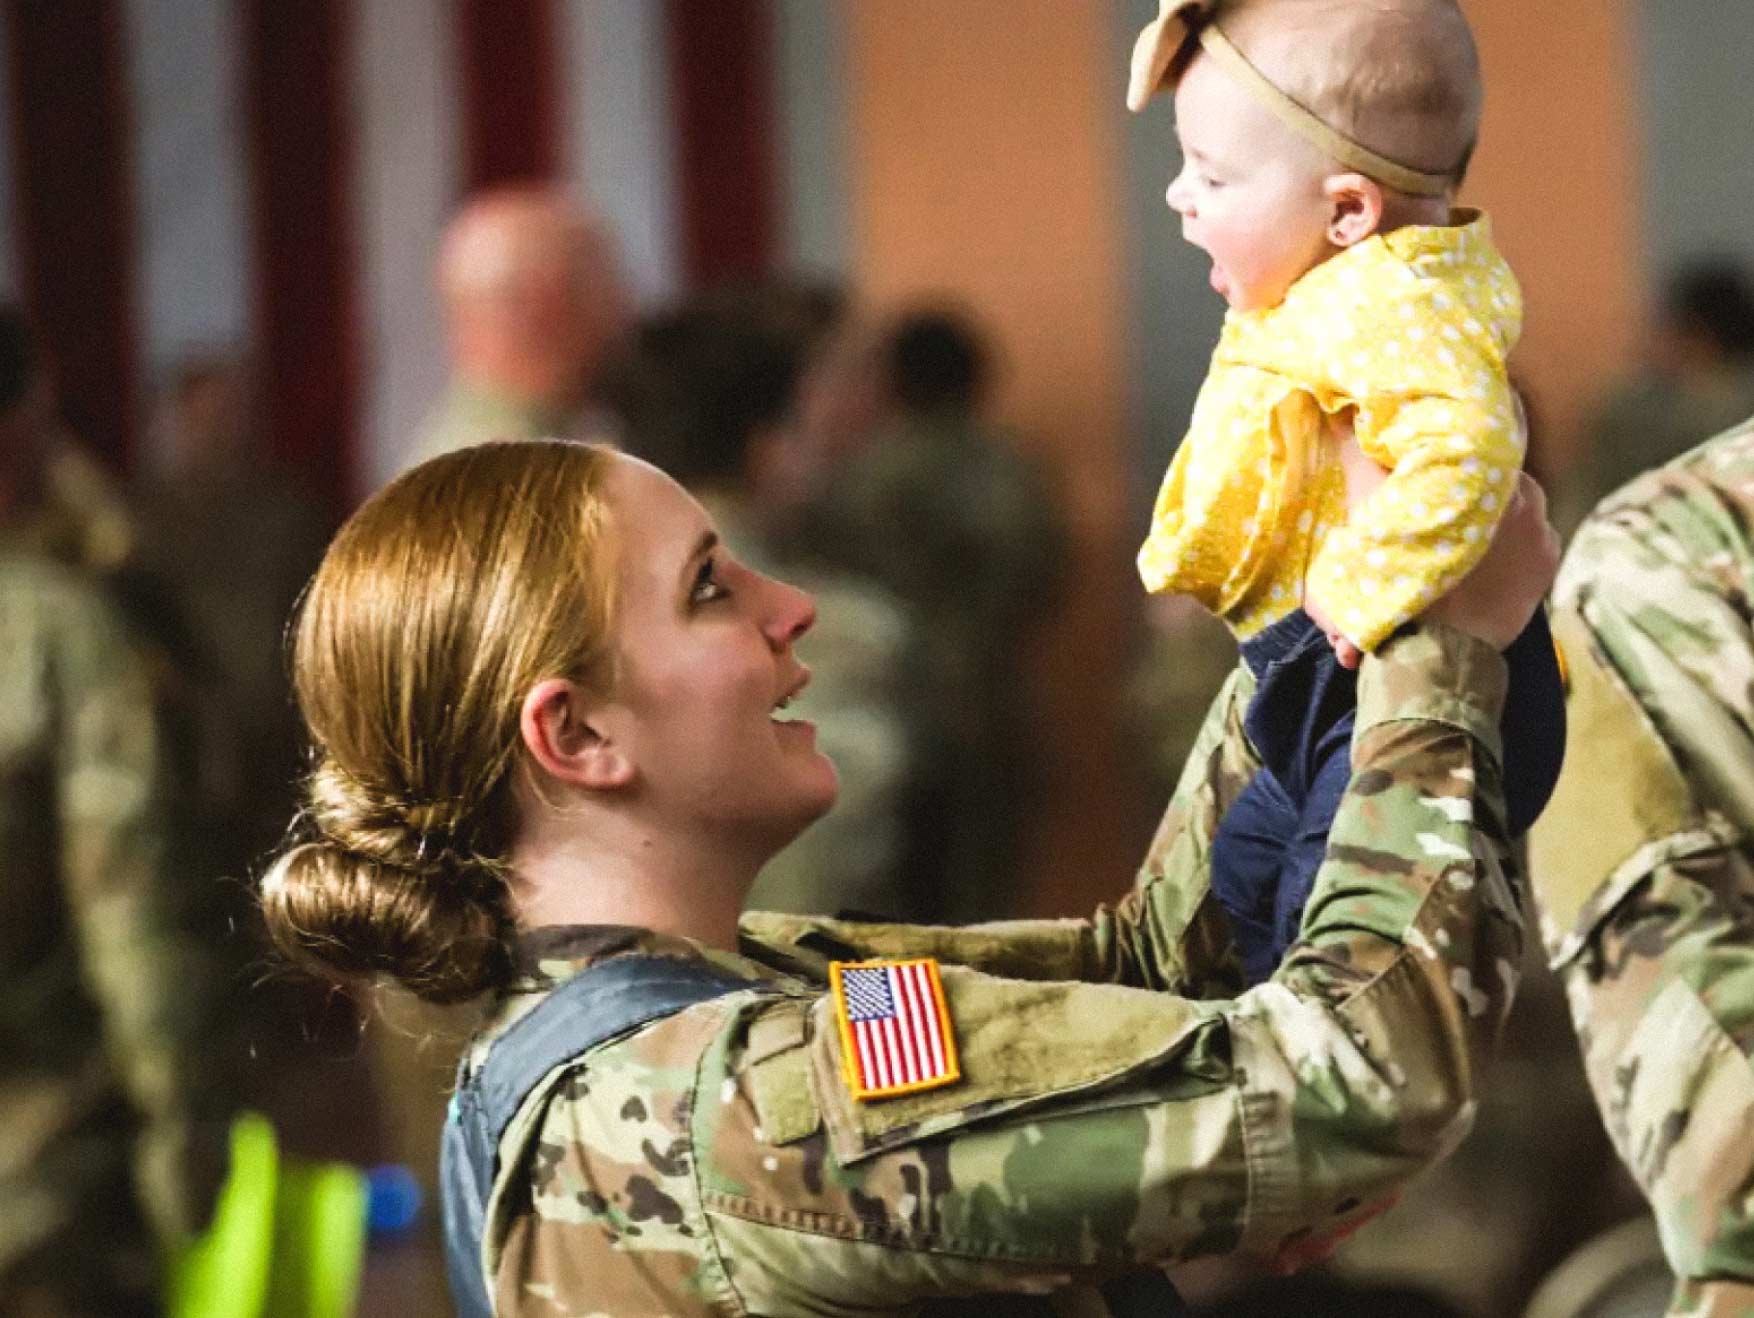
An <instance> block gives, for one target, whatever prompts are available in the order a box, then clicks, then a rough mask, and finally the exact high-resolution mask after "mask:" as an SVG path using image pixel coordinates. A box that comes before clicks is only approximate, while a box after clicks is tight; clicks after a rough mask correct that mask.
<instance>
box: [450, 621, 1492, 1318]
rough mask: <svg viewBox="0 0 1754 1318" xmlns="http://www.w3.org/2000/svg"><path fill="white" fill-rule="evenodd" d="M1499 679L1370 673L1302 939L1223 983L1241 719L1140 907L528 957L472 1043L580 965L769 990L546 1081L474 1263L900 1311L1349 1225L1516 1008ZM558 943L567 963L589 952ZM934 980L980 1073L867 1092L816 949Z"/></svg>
mask: <svg viewBox="0 0 1754 1318" xmlns="http://www.w3.org/2000/svg"><path fill="white" fill-rule="evenodd" d="M1503 685H1504V665H1503V662H1502V661H1501V660H1500V659H1499V657H1498V656H1497V655H1496V654H1494V653H1493V652H1492V651H1490V650H1489V649H1487V648H1486V647H1485V646H1483V645H1481V644H1479V643H1478V642H1475V641H1473V640H1471V639H1469V638H1466V637H1463V636H1460V635H1459V634H1457V633H1454V632H1450V631H1446V630H1444V629H1442V628H1437V627H1431V628H1427V629H1424V630H1422V631H1420V632H1417V633H1414V634H1411V635H1408V636H1405V637H1401V638H1397V639H1396V640H1395V641H1393V642H1392V643H1391V644H1390V645H1388V646H1386V647H1385V648H1384V650H1383V652H1382V653H1381V655H1379V656H1377V657H1373V658H1372V659H1370V660H1369V661H1367V664H1366V667H1365V669H1364V671H1363V674H1362V680H1361V683H1360V701H1359V705H1360V711H1359V733H1358V740H1357V749H1356V751H1355V755H1354V763H1355V777H1354V779H1353V783H1352V788H1351V790H1350V792H1349V793H1348V795H1347V797H1346V799H1345V801H1344V803H1343V804H1342V806H1341V809H1340V812H1339V816H1338V818H1337V820H1336V822H1335V825H1334V829H1333V842H1332V847H1331V850H1330V853H1329V855H1330V859H1329V862H1328V864H1327V866H1326V867H1325V868H1324V869H1323V871H1322V874H1321V876H1320V878H1319V880H1318V883H1317V887H1316V892H1315V895H1314V897H1313V899H1312V900H1311V903H1310V905H1309V908H1308V914H1307V915H1306V917H1305V938H1304V941H1303V942H1302V943H1301V944H1299V946H1298V947H1297V948H1295V949H1294V950H1293V952H1292V953H1291V954H1290V956H1289V957H1288V959H1287V961H1286V963H1285V965H1284V966H1283V967H1282V969H1281V970H1280V972H1279V973H1278V975H1277V976H1275V978H1274V979H1273V980H1271V981H1270V982H1268V983H1266V984H1263V985H1261V986H1259V987H1257V988H1255V989H1253V990H1251V991H1250V992H1248V993H1246V994H1244V995H1242V996H1241V997H1237V998H1234V999H1231V998H1208V999H1207V1000H1203V1001H1202V1000H1196V998H1195V997H1193V996H1188V995H1190V994H1194V993H1201V992H1204V991H1205V990H1207V989H1211V988H1213V987H1215V986H1217V985H1219V984H1221V983H1222V982H1223V980H1224V979H1225V977H1226V976H1227V974H1228V973H1230V969H1231V968H1230V967H1229V965H1228V963H1227V961H1226V959H1225V957H1224V956H1222V955H1220V954H1218V953H1217V952H1216V949H1218V948H1221V947H1222V946H1224V945H1225V940H1223V939H1222V938H1221V937H1220V935H1221V933H1222V930H1221V929H1219V928H1218V926H1217V924H1216V923H1215V921H1216V920H1217V918H1218V917H1217V915H1216V909H1217V908H1216V904H1215V903H1214V902H1212V901H1210V900H1208V899H1206V898H1205V897H1204V896H1203V894H1204V879H1203V872H1204V870H1203V867H1204V854H1205V850H1206V847H1207V845H1208V842H1209V840H1210V836H1211V831H1212V828H1213V827H1214V825H1215V823H1216V817H1217V813H1218V812H1220V811H1221V810H1222V808H1223V806H1224V805H1225V798H1226V797H1227V796H1228V795H1230V794H1233V793H1234V791H1235V790H1236V789H1237V788H1238V787H1240V785H1241V782H1242V781H1244V780H1245V779H1246V777H1247V766H1246V765H1244V764H1242V763H1241V762H1240V761H1239V760H1238V759H1237V758H1236V751H1237V747H1238V746H1239V745H1240V744H1241V743H1239V742H1238V740H1237V731H1236V729H1237V722H1238V720H1239V718H1240V712H1241V709H1242V705H1243V703H1244V702H1245V701H1246V697H1247V692H1246V691H1245V690H1243V689H1241V688H1240V687H1238V686H1233V687H1232V688H1231V689H1230V690H1229V691H1227V692H1226V693H1225V694H1224V695H1223V696H1222V697H1221V698H1220V704H1219V705H1218V707H1217V708H1216V709H1215V711H1214V715H1213V724H1212V726H1211V728H1209V729H1208V734H1207V735H1206V736H1205V737H1204V738H1202V742H1201V748H1200V750H1199V751H1198V752H1197V753H1196V764H1195V767H1194V768H1192V769H1190V773H1189V776H1188V779H1187V780H1186V782H1185V783H1184V785H1183V789H1182V791H1181V793H1180V795H1179V796H1178V798H1177V800H1176V802H1175V803H1174V804H1173V806H1172V809H1171V811H1170V815H1169V818H1168V820H1167V821H1166V825H1165V827H1164V829H1163V830H1162V832H1161V833H1160V836H1159V838H1158V840H1157V843H1156V844H1155V845H1154V847H1153V849H1152V853H1151V855H1150V857H1149V858H1148V860H1147V863H1146V865H1145V869H1144V872H1143V875H1142V882H1141V883H1140V885H1139V887H1138V888H1137V889H1136V890H1135V891H1134V892H1133V893H1132V894H1131V895H1130V896H1129V897H1128V898H1127V899H1126V901H1124V902H1123V903H1122V904H1121V905H1120V906H1119V907H1118V908H1117V909H1115V910H1113V911H1108V910H1099V911H1098V912H1097V913H1096V915H1095V916H1094V917H1092V918H1091V919H1088V920H1048V921H1030V922H1017V923H1011V924H1001V925H987V926H975V927H971V928H962V929H955V928H938V929H931V928H923V927H909V926H902V925H880V924H870V925H857V924H839V923H836V922H834V921H829V920H824V919H817V918H812V917H799V916H753V917H749V918H748V919H747V920H746V925H745V935H746V937H745V943H744V947H743V951H744V953H746V954H747V955H733V954H730V953H723V952H707V951H703V950H701V949H699V948H698V947H695V946H693V945H690V944H682V945H676V944H675V940H670V942H669V943H666V942H665V941H664V940H661V939H659V938H658V937H657V936H655V935H652V934H648V933H643V932H640V931H628V930H621V931H605V930H571V931H565V930H551V931H545V932H541V933H538V934H535V935H532V936H531V937H532V939H533V940H542V941H541V942H539V943H538V942H532V943H531V944H530V945H528V946H527V949H526V950H527V952H528V953H530V954H531V955H533V956H534V958H535V961H536V966H535V968H536V969H537V970H539V971H540V972H541V973H540V974H539V975H533V976H532V977H531V978H529V979H527V980H525V981H524V982H523V983H522V984H520V985H519V987H518V989H517V990H516V991H515V992H513V993H512V994H511V995H510V996H509V997H508V998H507V999H506V1000H505V1002H504V1003H503V1004H502V1005H501V1007H500V1008H499V1010H498V1013H497V1015H496V1016H495V1018H494V1019H493V1020H492V1022H491V1024H490V1025H489V1026H488V1028H487V1029H486V1030H485V1031H484V1032H483V1034H482V1035H481V1036H480V1037H479V1038H478V1040H477V1042H476V1044H475V1047H476V1048H478V1049H484V1048H486V1047H487V1046H488V1045H489V1044H490V1043H491V1042H492V1040H493V1039H494V1038H495V1037H497V1035H498V1034H499V1033H500V1032H501V1031H503V1030H504V1029H505V1028H506V1027H507V1026H508V1025H509V1024H510V1023H511V1022H512V1021H514V1020H516V1019H518V1018H519V1017H520V1016H521V1014H522V1013H523V1012H524V1011H526V1010H528V1009H529V1007H530V1006H531V1005H533V1004H534V1003H535V1002H536V1001H538V1000H540V996H541V994H542V993H544V992H545V991H546V990H547V987H548V986H549V985H550V984H552V983H553V982H554V981H557V980H559V979H561V978H563V977H564V976H566V975H567V974H569V973H572V972H573V971H575V970H576V969H577V968H578V967H579V966H580V965H581V964H586V963H589V962H590V961H591V960H593V959H595V958H597V957H601V956H604V955H609V954H611V953H613V952H615V951H619V950H622V949H624V948H625V949H632V948H635V947H640V948H644V949H646V950H655V951H663V950H665V948H666V947H669V949H670V950H671V951H672V952H673V954H675V955H679V956H703V957H708V958H710V959H712V960H713V961H715V962H716V963H717V964H719V965H721V966H728V967H731V968H733V969H736V970H737V971H739V972H740V973H741V974H743V975H745V976H746V977H747V978H748V979H749V980H750V983H751V991H750V992H748V993H741V992H739V993H733V994H731V995H730V996H727V997H722V998H719V999H717V1000H715V1001H712V1002H709V1003H704V1004H701V1005H699V1006H696V1007H692V1008H689V1009H686V1010H684V1011H682V1012H680V1013H678V1014H677V1015H675V1016H672V1017H669V1018H667V1019H665V1020H662V1021H659V1022H657V1023H655V1024H653V1025H650V1026H648V1027H645V1028H644V1029H642V1030H640V1031H637V1032H635V1033H634V1034H632V1035H631V1036H629V1037H628V1038H626V1039H625V1040H622V1041H619V1042H615V1043H611V1044H608V1045H605V1046H604V1047H603V1048H602V1049H601V1050H599V1051H597V1052H594V1053H592V1054H589V1055H588V1056H587V1057H586V1058H584V1059H581V1060H579V1061H577V1062H574V1063H570V1064H568V1065H565V1066H562V1067H560V1068H557V1069H556V1070H555V1071H554V1072H552V1073H551V1074H550V1075H549V1077H548V1078H547V1080H546V1081H545V1082H544V1083H543V1084H542V1085H540V1086H538V1088H537V1090H536V1091H535V1092H534V1093H533V1094H532V1095H531V1097H530V1099H529V1100H528V1101H527V1102H526V1103H525V1105H524V1107H523V1109H522V1110H521V1111H520V1113H519V1115H518V1117H517V1118H516V1119H514V1121H513V1122H512V1124H511V1126H510V1127H509V1128H508V1129H507V1132H506V1134H505V1136H504V1139H503V1140H502V1143H501V1145H500V1149H499V1155H500V1162H499V1166H500V1173H499V1179H498V1181H497V1182H496V1186H495V1192H494V1198H493V1203H492V1205H491V1206H490V1211H489V1223H488V1229H487V1238H486V1240H485V1241H484V1266H485V1267H486V1269H487V1272H488V1275H489V1276H490V1277H491V1278H492V1279H493V1289H494V1291H495V1295H496V1304H497V1306H498V1312H501V1313H504V1314H538V1313H540V1314H566V1315H587V1314H615V1315H618V1318H637V1316H638V1315H656V1314H671V1315H693V1314H738V1315H741V1314H761V1315H791V1314H842V1315H848V1314H873V1313H894V1314H905V1313H912V1312H915V1311H917V1310H918V1308H919V1307H920V1305H921V1304H922V1302H924V1301H926V1300H927V1299H929V1298H931V1297H938V1296H951V1295H959V1294H993V1293H1001V1292H1031V1291H1033V1292H1049V1291H1054V1290H1057V1289H1060V1288H1062V1287H1066V1286H1069V1285H1073V1284H1077V1283H1082V1282H1087V1281H1092V1280H1098V1279H1101V1278H1103V1277H1105V1276H1107V1275H1110V1274H1114V1273H1119V1272H1122V1271H1124V1270H1127V1269H1128V1268H1130V1267H1134V1266H1137V1265H1138V1264H1140V1263H1142V1262H1143V1263H1157V1264H1167V1263H1169V1262H1172V1261H1174V1260H1177V1259H1183V1258H1191V1257H1194V1256H1198V1255H1203V1254H1212V1253H1219V1252H1225V1251H1231V1250H1236V1249H1252V1250H1257V1251H1261V1252H1265V1253H1269V1254H1271V1253H1276V1252H1278V1251H1279V1250H1281V1249H1283V1248H1285V1247H1286V1246H1287V1244H1288V1242H1290V1243H1293V1244H1295V1243H1296V1242H1298V1241H1300V1240H1302V1239H1303V1238H1305V1237H1308V1236H1309V1235H1310V1234H1311V1233H1312V1232H1317V1233H1322V1234H1327V1233H1330V1232H1337V1231H1339V1230H1341V1229H1344V1228H1345V1227H1346V1226H1348V1225H1350V1224H1351V1223H1353V1222H1355V1221H1356V1220H1358V1219H1359V1218H1360V1217H1361V1216H1364V1215H1367V1214H1368V1212H1369V1208H1368V1207H1367V1206H1368V1205H1370V1204H1372V1203H1373V1202H1374V1201H1376V1200H1378V1199H1379V1198H1380V1197H1382V1196H1383V1195H1385V1194H1387V1193H1389V1192H1390V1191H1392V1190H1393V1189H1394V1188H1395V1187H1397V1186H1398V1185H1399V1184H1400V1183H1401V1182H1403V1181H1404V1180H1405V1179H1406V1178H1407V1177H1408V1176H1410V1175H1411V1174H1413V1173H1414V1172H1415V1171H1417V1170H1418V1169H1420V1168H1421V1167H1423V1166H1425V1165H1427V1164H1429V1163H1430V1162H1431V1161H1432V1160H1434V1159H1436V1158H1438V1157H1440V1156H1442V1155H1443V1154H1444V1153H1445V1152H1447V1151H1448V1150H1449V1149H1451V1148H1453V1147H1454V1145H1455V1144H1456V1142H1457V1141H1458V1140H1459V1139H1460V1138H1461V1137H1462V1135H1463V1133H1464V1132H1465V1131H1466V1130H1467V1128H1468V1124H1469V1120H1470V1118H1471V1115H1472V1109H1473V1106H1474V1094H1475V1092H1476V1086H1477V1084H1478V1082H1479V1075H1480V1069H1481V1067H1482V1066H1483V1064H1484V1062H1485V1060H1486V1057H1487V1054H1488V1053H1489V1052H1490V1050H1491V1047H1492V1045H1493V1042H1494V1041H1495V1039H1496V1036H1497V1033H1498V1030H1499V1027H1500V1025H1501V1023H1502V1020H1503V1017H1504V1014H1505V1012H1506V1010H1507V1008H1508V1005H1509V1000H1510V996H1511V992H1512V986H1513V982H1514V976H1513V974H1512V973H1511V971H1510V967H1511V966H1512V965H1513V964H1514V963H1515V961H1516V956H1517V952H1518V949H1519V947H1520V943H1521V922H1520V918H1519V911H1518V905H1517V901H1516V898H1515V896H1514V894H1513V890H1512V884H1511V881H1510V879H1509V876H1508V871H1507V868H1506V855H1507V846H1506V842H1505V839H1504V837H1503V830H1502V825H1501V823H1500V822H1499V821H1500V820H1501V819H1502V817H1503V806H1502V792H1501V788H1500V786H1499V771H1498V767H1497V765H1498V759H1497V755H1498V752H1497V736H1498V734H1497V720H1498V715H1499V709H1500V705H1501V703H1502V698H1503ZM569 940H570V944H569ZM865 952H872V953H877V954H884V953H889V952H898V953H899V952H905V953H910V954H915V953H930V954H936V955H938V956H940V957H941V958H942V960H943V962H944V970H943V978H944V986H945V993H946V997H947V999H948V1002H949V1010H950V1015H951V1017H952V1020H953V1028H954V1031H955V1034H956V1037H957V1039H958V1044H959V1048H960V1051H961V1060H962V1073H963V1079H962V1080H961V1081H960V1082H958V1083H956V1084H953V1085H950V1086H948V1087H944V1088H939V1089H933V1090H928V1091H925V1092H921V1093H915V1094H909V1095H905V1096H901V1097H896V1098H889V1099H884V1100H880V1101H874V1102H859V1101H855V1100H854V1099H852V1098H851V1097H850V1095H849V1093H848V1090H847V1087H846V1084H845V1081H844V1079H843V1072H842V1069H841V1058H840V1054H839V1047H840V1044H839V1039H838V1034H837V1031H836V1029H835V1028H834V1026H833V1019H832V1003H831V1002H830V1000H829V999H828V998H827V997H826V996H825V994H824V993H823V989H822V980H821V977H820V972H821V969H822V965H823V957H824V956H825V955H829V956H834V955H854V954H859V953H865Z"/></svg>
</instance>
